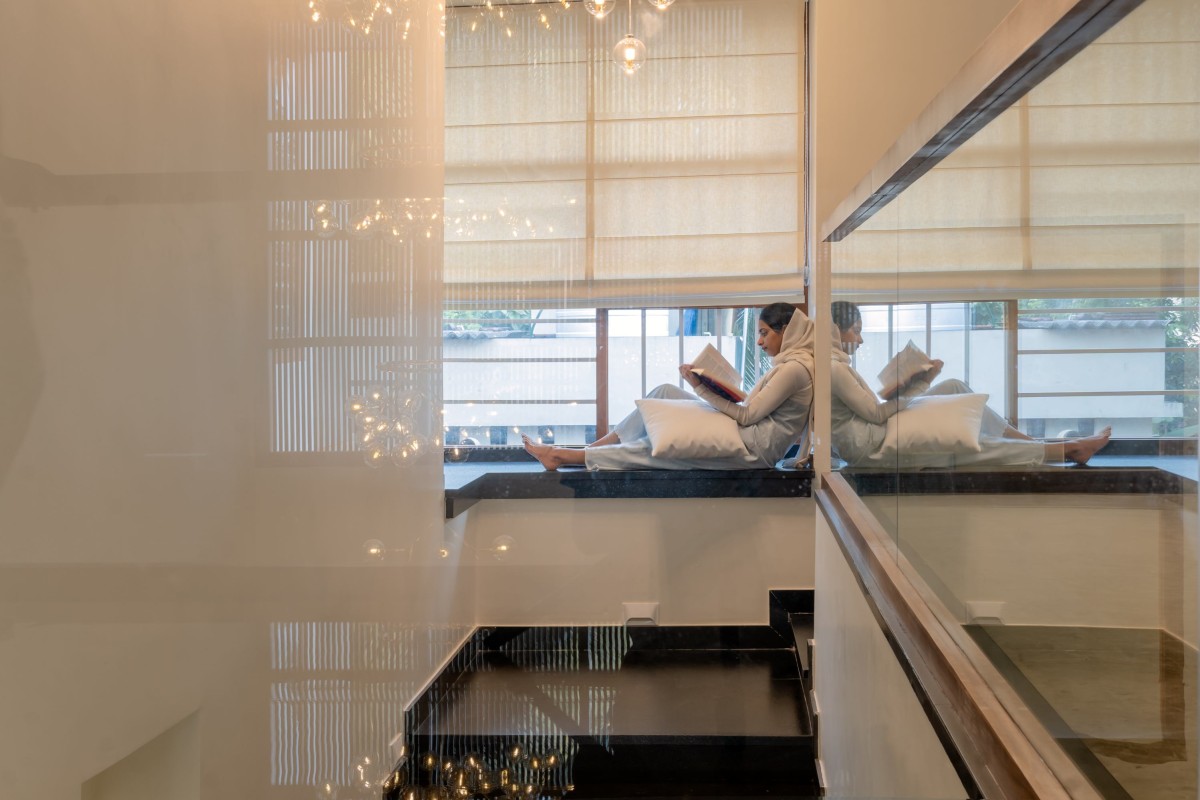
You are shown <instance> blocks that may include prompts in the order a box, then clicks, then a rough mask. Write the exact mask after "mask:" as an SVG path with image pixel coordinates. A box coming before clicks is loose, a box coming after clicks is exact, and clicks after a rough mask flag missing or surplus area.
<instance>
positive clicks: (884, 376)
mask: <svg viewBox="0 0 1200 800" xmlns="http://www.w3.org/2000/svg"><path fill="white" fill-rule="evenodd" d="M932 366H933V361H932V360H930V358H929V356H927V355H925V353H924V351H922V350H921V348H919V347H917V346H916V345H915V344H913V342H912V339H909V340H908V344H907V345H905V347H904V349H903V350H901V351H900V352H899V353H896V355H895V356H893V357H892V360H891V361H889V362H888V364H887V366H886V367H884V368H883V371H882V372H880V373H879V382H880V383H882V384H883V389H882V390H880V392H879V396H880V397H883V398H885V399H888V400H890V399H891V398H893V397H895V396H896V395H898V394H900V393H901V392H902V391H903V390H904V388H905V387H906V386H908V385H909V384H910V383H912V381H913V379H914V378H916V377H917V376H918V375H921V374H922V373H924V372H926V371H928V370H929V368H930V367H932Z"/></svg>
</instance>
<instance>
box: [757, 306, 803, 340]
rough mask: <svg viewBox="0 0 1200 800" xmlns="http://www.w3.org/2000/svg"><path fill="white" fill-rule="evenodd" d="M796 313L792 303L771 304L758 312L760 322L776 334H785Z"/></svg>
mask: <svg viewBox="0 0 1200 800" xmlns="http://www.w3.org/2000/svg"><path fill="white" fill-rule="evenodd" d="M795 313H796V307H795V306H794V305H792V304H791V303H771V305H769V306H764V307H763V310H762V311H760V312H758V321H759V322H761V323H762V324H764V325H766V326H767V327H768V328H770V329H771V330H773V331H775V332H776V333H783V329H784V328H786V327H787V324H788V323H789V322H791V321H792V314H795Z"/></svg>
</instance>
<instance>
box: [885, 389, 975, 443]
mask: <svg viewBox="0 0 1200 800" xmlns="http://www.w3.org/2000/svg"><path fill="white" fill-rule="evenodd" d="M987 401H988V396H987V395H986V394H950V395H930V396H929V397H917V398H914V399H913V401H912V402H911V403H909V404H908V407H907V408H905V409H904V410H903V411H901V412H899V413H897V414H895V415H894V416H892V417H891V418H890V419H888V421H887V436H886V437H885V438H884V440H883V444H882V445H881V446H880V448H879V450H878V452H876V453H875V454H874V455H872V456H871V458H872V459H881V458H889V457H892V456H894V455H896V454H899V455H900V456H902V457H903V455H904V454H905V453H951V454H963V453H978V452H979V451H980V450H981V449H982V448H981V447H980V445H979V428H980V427H981V426H982V425H983V408H984V406H986V405H987Z"/></svg>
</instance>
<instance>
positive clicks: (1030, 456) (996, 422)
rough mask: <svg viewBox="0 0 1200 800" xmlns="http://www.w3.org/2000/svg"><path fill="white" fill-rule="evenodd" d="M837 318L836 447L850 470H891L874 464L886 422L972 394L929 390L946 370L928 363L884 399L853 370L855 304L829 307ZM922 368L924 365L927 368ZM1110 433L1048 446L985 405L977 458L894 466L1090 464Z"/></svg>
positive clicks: (916, 458)
mask: <svg viewBox="0 0 1200 800" xmlns="http://www.w3.org/2000/svg"><path fill="white" fill-rule="evenodd" d="M830 311H831V316H832V318H833V348H832V355H833V363H832V364H831V365H830V375H829V379H830V395H831V407H830V421H831V435H832V439H833V448H834V450H835V452H836V454H837V455H838V456H839V457H841V458H843V459H845V460H846V461H847V462H848V463H849V464H851V465H852V466H873V465H875V466H884V465H887V466H892V465H894V463H895V462H893V461H892V460H891V459H889V460H888V461H887V462H879V461H873V460H872V457H873V456H876V455H877V454H878V453H879V452H880V449H881V447H882V446H883V444H884V440H885V439H886V438H887V421H888V419H889V418H890V417H892V416H894V415H895V414H897V413H898V412H900V411H902V410H903V409H904V408H906V407H907V406H908V405H909V404H910V403H912V401H913V400H914V399H916V398H918V397H928V396H931V395H951V394H973V392H972V391H971V387H970V386H968V385H967V384H965V383H963V382H962V381H959V380H946V381H941V382H940V383H938V384H936V385H934V386H932V387H931V386H930V385H929V384H930V382H931V381H932V380H933V379H934V378H936V377H937V376H938V375H939V374H940V373H941V371H942V367H943V366H944V365H943V362H942V361H940V360H938V359H930V360H928V361H927V363H928V367H926V368H925V369H923V370H921V371H917V372H915V374H909V372H911V370H906V371H905V374H904V375H902V376H899V377H900V378H902V379H901V380H898V381H896V382H895V385H894V386H889V387H888V388H886V389H885V390H884V396H885V397H888V398H890V399H887V400H880V399H879V396H878V395H876V394H875V392H874V391H873V390H872V389H871V387H870V386H869V385H868V384H867V381H866V380H865V379H864V378H863V377H862V376H861V375H859V374H858V372H857V371H856V370H855V369H854V367H852V366H851V365H850V357H851V356H852V355H854V352H855V351H856V350H857V349H858V347H859V345H861V344H862V342H863V338H862V312H861V311H859V308H858V306H857V305H855V304H854V303H847V302H844V301H839V302H835V303H833V304H832V305H831V306H830ZM920 366H924V365H923V364H922V365H920ZM1111 432H1112V431H1111V429H1110V428H1105V429H1104V430H1102V431H1101V432H1100V433H1098V434H1096V435H1094V436H1087V437H1084V438H1080V439H1072V440H1069V441H1065V442H1054V443H1046V442H1042V441H1039V440H1036V439H1032V438H1031V437H1029V436H1027V435H1025V434H1024V433H1022V432H1021V431H1019V430H1017V429H1016V428H1014V427H1013V426H1011V425H1009V424H1008V421H1007V420H1005V419H1004V417H1002V416H1000V415H999V414H997V413H996V412H995V411H993V410H991V409H990V408H987V407H986V406H984V409H983V423H982V425H981V426H980V432H979V445H980V449H979V452H978V453H974V452H972V453H966V454H957V455H951V454H948V453H928V452H921V453H903V452H901V453H898V454H897V456H896V462H898V463H899V465H900V466H906V467H931V466H951V465H968V464H973V465H983V464H990V465H996V466H999V465H1007V466H1034V465H1037V464H1043V463H1045V462H1047V461H1074V462H1076V463H1078V464H1086V463H1087V461H1088V459H1090V458H1091V457H1092V456H1093V455H1095V454H1096V451H1098V450H1099V449H1100V448H1101V447H1103V446H1104V445H1105V444H1107V443H1108V438H1109V435H1110V434H1111Z"/></svg>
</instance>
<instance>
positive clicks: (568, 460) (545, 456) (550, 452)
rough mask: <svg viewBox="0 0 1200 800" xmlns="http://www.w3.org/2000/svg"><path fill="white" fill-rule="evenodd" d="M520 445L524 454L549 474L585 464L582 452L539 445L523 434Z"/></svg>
mask: <svg viewBox="0 0 1200 800" xmlns="http://www.w3.org/2000/svg"><path fill="white" fill-rule="evenodd" d="M521 443H522V444H524V445H525V452H526V453H529V455H531V456H533V457H534V458H536V459H537V460H538V463H540V464H541V465H542V466H543V467H545V468H546V469H548V470H550V471H551V472H553V471H554V470H556V469H558V468H559V467H561V466H565V465H568V464H571V465H577V466H583V465H585V464H586V461H585V460H584V458H585V457H584V455H583V451H582V450H577V449H574V448H570V447H555V446H554V445H552V444H540V443H538V442H535V441H534V440H533V439H530V438H529V437H528V436H525V435H524V434H522V435H521Z"/></svg>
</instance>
